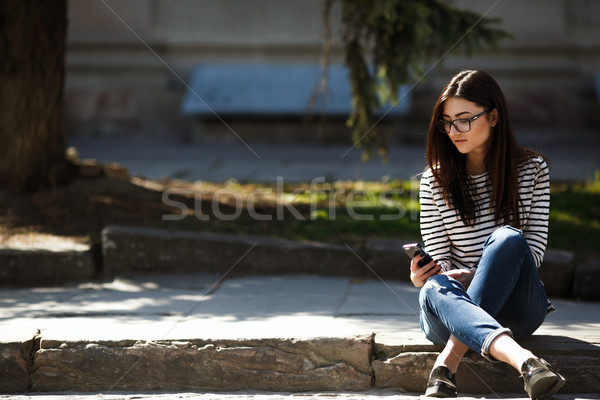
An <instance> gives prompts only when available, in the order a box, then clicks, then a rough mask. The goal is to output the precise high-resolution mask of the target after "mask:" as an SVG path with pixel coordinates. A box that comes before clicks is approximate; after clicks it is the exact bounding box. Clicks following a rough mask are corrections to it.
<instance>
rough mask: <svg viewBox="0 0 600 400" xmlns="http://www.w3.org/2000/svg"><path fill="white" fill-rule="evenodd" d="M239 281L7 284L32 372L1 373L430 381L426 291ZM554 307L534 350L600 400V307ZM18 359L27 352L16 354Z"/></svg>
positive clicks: (81, 387)
mask: <svg viewBox="0 0 600 400" xmlns="http://www.w3.org/2000/svg"><path fill="white" fill-rule="evenodd" d="M226 278H227V277H226V276H225V277H221V276H218V275H210V274H177V275H145V276H143V275H140V276H130V277H117V278H115V279H112V280H107V281H103V282H83V283H80V284H77V285H71V286H63V287H52V288H33V289H5V290H3V291H2V292H1V293H0V307H1V308H0V346H1V348H2V354H3V356H4V357H3V358H2V359H1V360H2V363H0V364H2V365H1V370H3V371H7V370H11V371H13V372H14V370H15V368H17V369H18V367H19V366H21V367H22V369H23V371H22V373H20V374H19V373H13V374H12V376H11V378H10V379H11V382H12V383H13V384H12V386H11V385H9V384H8V382H7V381H6V377H7V376H5V377H4V379H3V378H0V392H19V391H21V392H22V391H51V392H56V391H64V390H74V391H95V392H108V391H111V390H121V391H131V390H134V391H140V390H141V391H144V390H150V391H153V390H175V391H185V390H192V391H198V390H200V391H203V392H207V391H208V392H218V391H223V390H226V391H229V390H238V391H239V390H248V389H250V390H258V391H261V390H268V391H289V390H292V391H293V392H296V391H301V392H304V391H312V392H315V391H317V392H318V391H331V390H333V391H336V392H337V393H343V392H347V391H348V390H350V391H356V390H358V391H365V390H367V391H368V390H374V389H375V390H383V389H391V390H394V391H396V394H397V393H402V392H407V391H408V392H413V393H419V392H420V391H421V388H422V387H424V386H423V385H424V383H425V381H426V375H427V373H428V371H429V369H430V368H431V364H432V362H433V360H434V358H435V352H436V351H438V350H439V349H438V348H437V347H435V346H432V345H431V344H430V343H429V342H428V341H427V340H426V339H425V338H424V336H423V335H422V333H421V332H420V330H419V326H418V317H417V312H418V305H417V296H418V289H416V288H414V287H412V285H410V284H407V283H404V282H398V281H382V280H378V279H370V280H357V279H351V278H339V277H335V278H331V277H316V276H285V277H276V276H262V277H243V278H232V279H226ZM553 302H554V304H555V306H556V307H557V310H558V311H557V312H556V313H554V314H552V315H550V316H549V317H548V319H547V321H546V322H545V323H544V325H543V326H542V327H541V328H540V329H539V330H538V332H536V334H535V336H534V338H533V339H530V340H529V341H527V342H526V346H527V347H529V348H531V349H532V350H533V351H534V353H536V354H538V355H540V356H543V357H544V358H546V359H548V360H549V361H550V362H552V363H554V364H555V366H556V367H558V368H559V369H560V370H561V371H562V373H563V374H565V375H566V376H567V379H568V380H569V382H568V383H567V385H566V386H565V388H564V390H563V393H596V394H598V395H599V396H600V319H599V318H598V315H600V304H598V303H585V302H575V301H566V300H554V301H553ZM36 332H39V333H37V334H36ZM34 336H35V337H36V338H35V339H33V338H34ZM27 343H31V346H30V347H27V346H26V344H27ZM24 348H25V349H26V350H28V351H29V353H28V354H27V351H25V350H23V349H24ZM15 349H17V350H18V351H17V350H15ZM19 349H20V350H19ZM18 354H21V355H22V357H23V359H22V360H16V361H15V362H12V361H14V360H12V359H9V357H7V355H11V357H13V358H14V359H17V358H18ZM142 359H143V362H140V360H142ZM11 360H12V361H11ZM502 367H504V366H498V364H491V363H488V362H486V361H483V360H482V359H481V357H480V356H479V355H476V354H470V355H469V356H468V357H467V360H466V361H465V363H463V368H464V370H459V375H458V380H459V389H461V392H463V393H487V396H490V397H494V396H493V394H494V393H506V392H508V393H522V392H521V390H522V389H521V385H522V383H521V381H520V380H519V379H517V378H516V374H515V373H514V371H511V370H510V369H509V368H508V369H506V368H505V369H502ZM11 368H12V369H11ZM498 368H501V370H498ZM188 371H189V373H188ZM232 371H233V372H232ZM499 371H501V373H499ZM188 374H189V376H188ZM461 378H462V381H461ZM477 378H479V379H480V381H481V382H486V384H485V385H483V384H482V383H477V382H479V381H478V380H477ZM19 380H23V381H22V382H20V385H18V384H15V383H19ZM460 385H462V388H461V386H460ZM186 388H187V389H186ZM387 396H388V394H385V397H386V398H387ZM521 396H522V395H521ZM408 398H410V397H408ZM588 398H589V397H588Z"/></svg>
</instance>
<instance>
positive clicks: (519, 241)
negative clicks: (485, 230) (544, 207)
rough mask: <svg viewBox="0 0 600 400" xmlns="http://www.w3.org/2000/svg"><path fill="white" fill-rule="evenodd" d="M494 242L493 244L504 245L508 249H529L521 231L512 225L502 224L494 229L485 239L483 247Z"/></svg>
mask: <svg viewBox="0 0 600 400" xmlns="http://www.w3.org/2000/svg"><path fill="white" fill-rule="evenodd" d="M491 244H494V245H495V246H506V247H507V248H509V249H519V248H520V249H529V245H528V244H527V240H525V237H524V236H523V233H522V232H521V231H520V230H518V229H516V228H513V227H512V226H508V225H507V226H503V227H501V228H498V229H496V230H495V231H494V232H493V233H492V234H491V235H490V236H489V237H488V239H487V241H486V243H485V247H488V246H490V245H491Z"/></svg>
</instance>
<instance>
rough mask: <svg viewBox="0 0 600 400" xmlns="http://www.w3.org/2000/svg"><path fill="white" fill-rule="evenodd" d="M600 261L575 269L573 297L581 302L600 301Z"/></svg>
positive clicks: (593, 261) (581, 265) (584, 264)
mask: <svg viewBox="0 0 600 400" xmlns="http://www.w3.org/2000/svg"><path fill="white" fill-rule="evenodd" d="M599 287H600V260H592V261H588V262H586V263H583V264H580V265H578V266H577V268H576V269H575V283H574V286H573V296H574V297H575V298H577V299H581V300H600V290H598V288H599Z"/></svg>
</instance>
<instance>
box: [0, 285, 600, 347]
mask: <svg viewBox="0 0 600 400" xmlns="http://www.w3.org/2000/svg"><path fill="white" fill-rule="evenodd" d="M417 298H418V289H417V288H415V287H413V286H412V285H411V284H409V283H404V282H398V281H379V280H376V279H373V280H353V279H350V278H335V277H334V278H329V277H317V276H282V277H262V276H261V277H245V278H232V279H227V280H224V281H219V276H218V275H207V274H177V275H146V276H136V277H131V278H116V279H114V280H112V281H106V282H92V283H81V284H79V285H73V286H64V287H52V288H33V289H3V290H2V291H1V292H0V339H4V340H6V339H9V338H11V337H12V338H14V337H27V335H30V334H31V332H33V331H34V330H40V331H41V334H42V337H43V338H44V339H53V340H67V341H68V340H73V341H77V340H88V341H93V340H120V339H138V340H160V339H181V338H205V339H216V338H218V339H237V338H246V339H248V338H265V337H273V338H289V337H294V338H313V337H351V336H355V335H370V334H371V333H375V334H376V335H377V336H378V337H380V338H381V337H386V340H390V341H407V340H409V341H417V342H422V343H427V341H426V339H425V338H424V336H423V335H422V333H421V332H420V329H419V326H418V304H417ZM553 303H554V304H555V306H556V308H557V310H558V311H557V312H556V313H554V314H551V315H550V316H549V317H548V319H547V321H546V322H545V323H544V325H542V327H541V328H540V329H539V330H538V332H537V333H538V334H540V335H567V336H569V337H571V338H575V339H579V340H584V341H588V342H591V343H595V344H600V318H598V316H599V315H600V303H591V302H590V303H586V302H576V301H568V300H558V299H557V300H553Z"/></svg>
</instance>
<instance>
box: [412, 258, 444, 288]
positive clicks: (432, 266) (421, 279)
mask: <svg viewBox="0 0 600 400" xmlns="http://www.w3.org/2000/svg"><path fill="white" fill-rule="evenodd" d="M422 258H423V256H422V255H420V254H419V255H416V256H415V257H414V258H413V259H412V260H411V262H410V280H411V281H412V283H413V285H415V286H416V287H422V286H423V285H424V284H425V282H426V281H427V279H429V278H430V277H432V276H433V275H437V274H439V273H440V270H441V267H440V266H439V265H438V263H436V262H435V261H431V262H430V263H429V264H427V265H423V266H422V267H419V265H418V262H419V260H421V259H422Z"/></svg>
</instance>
